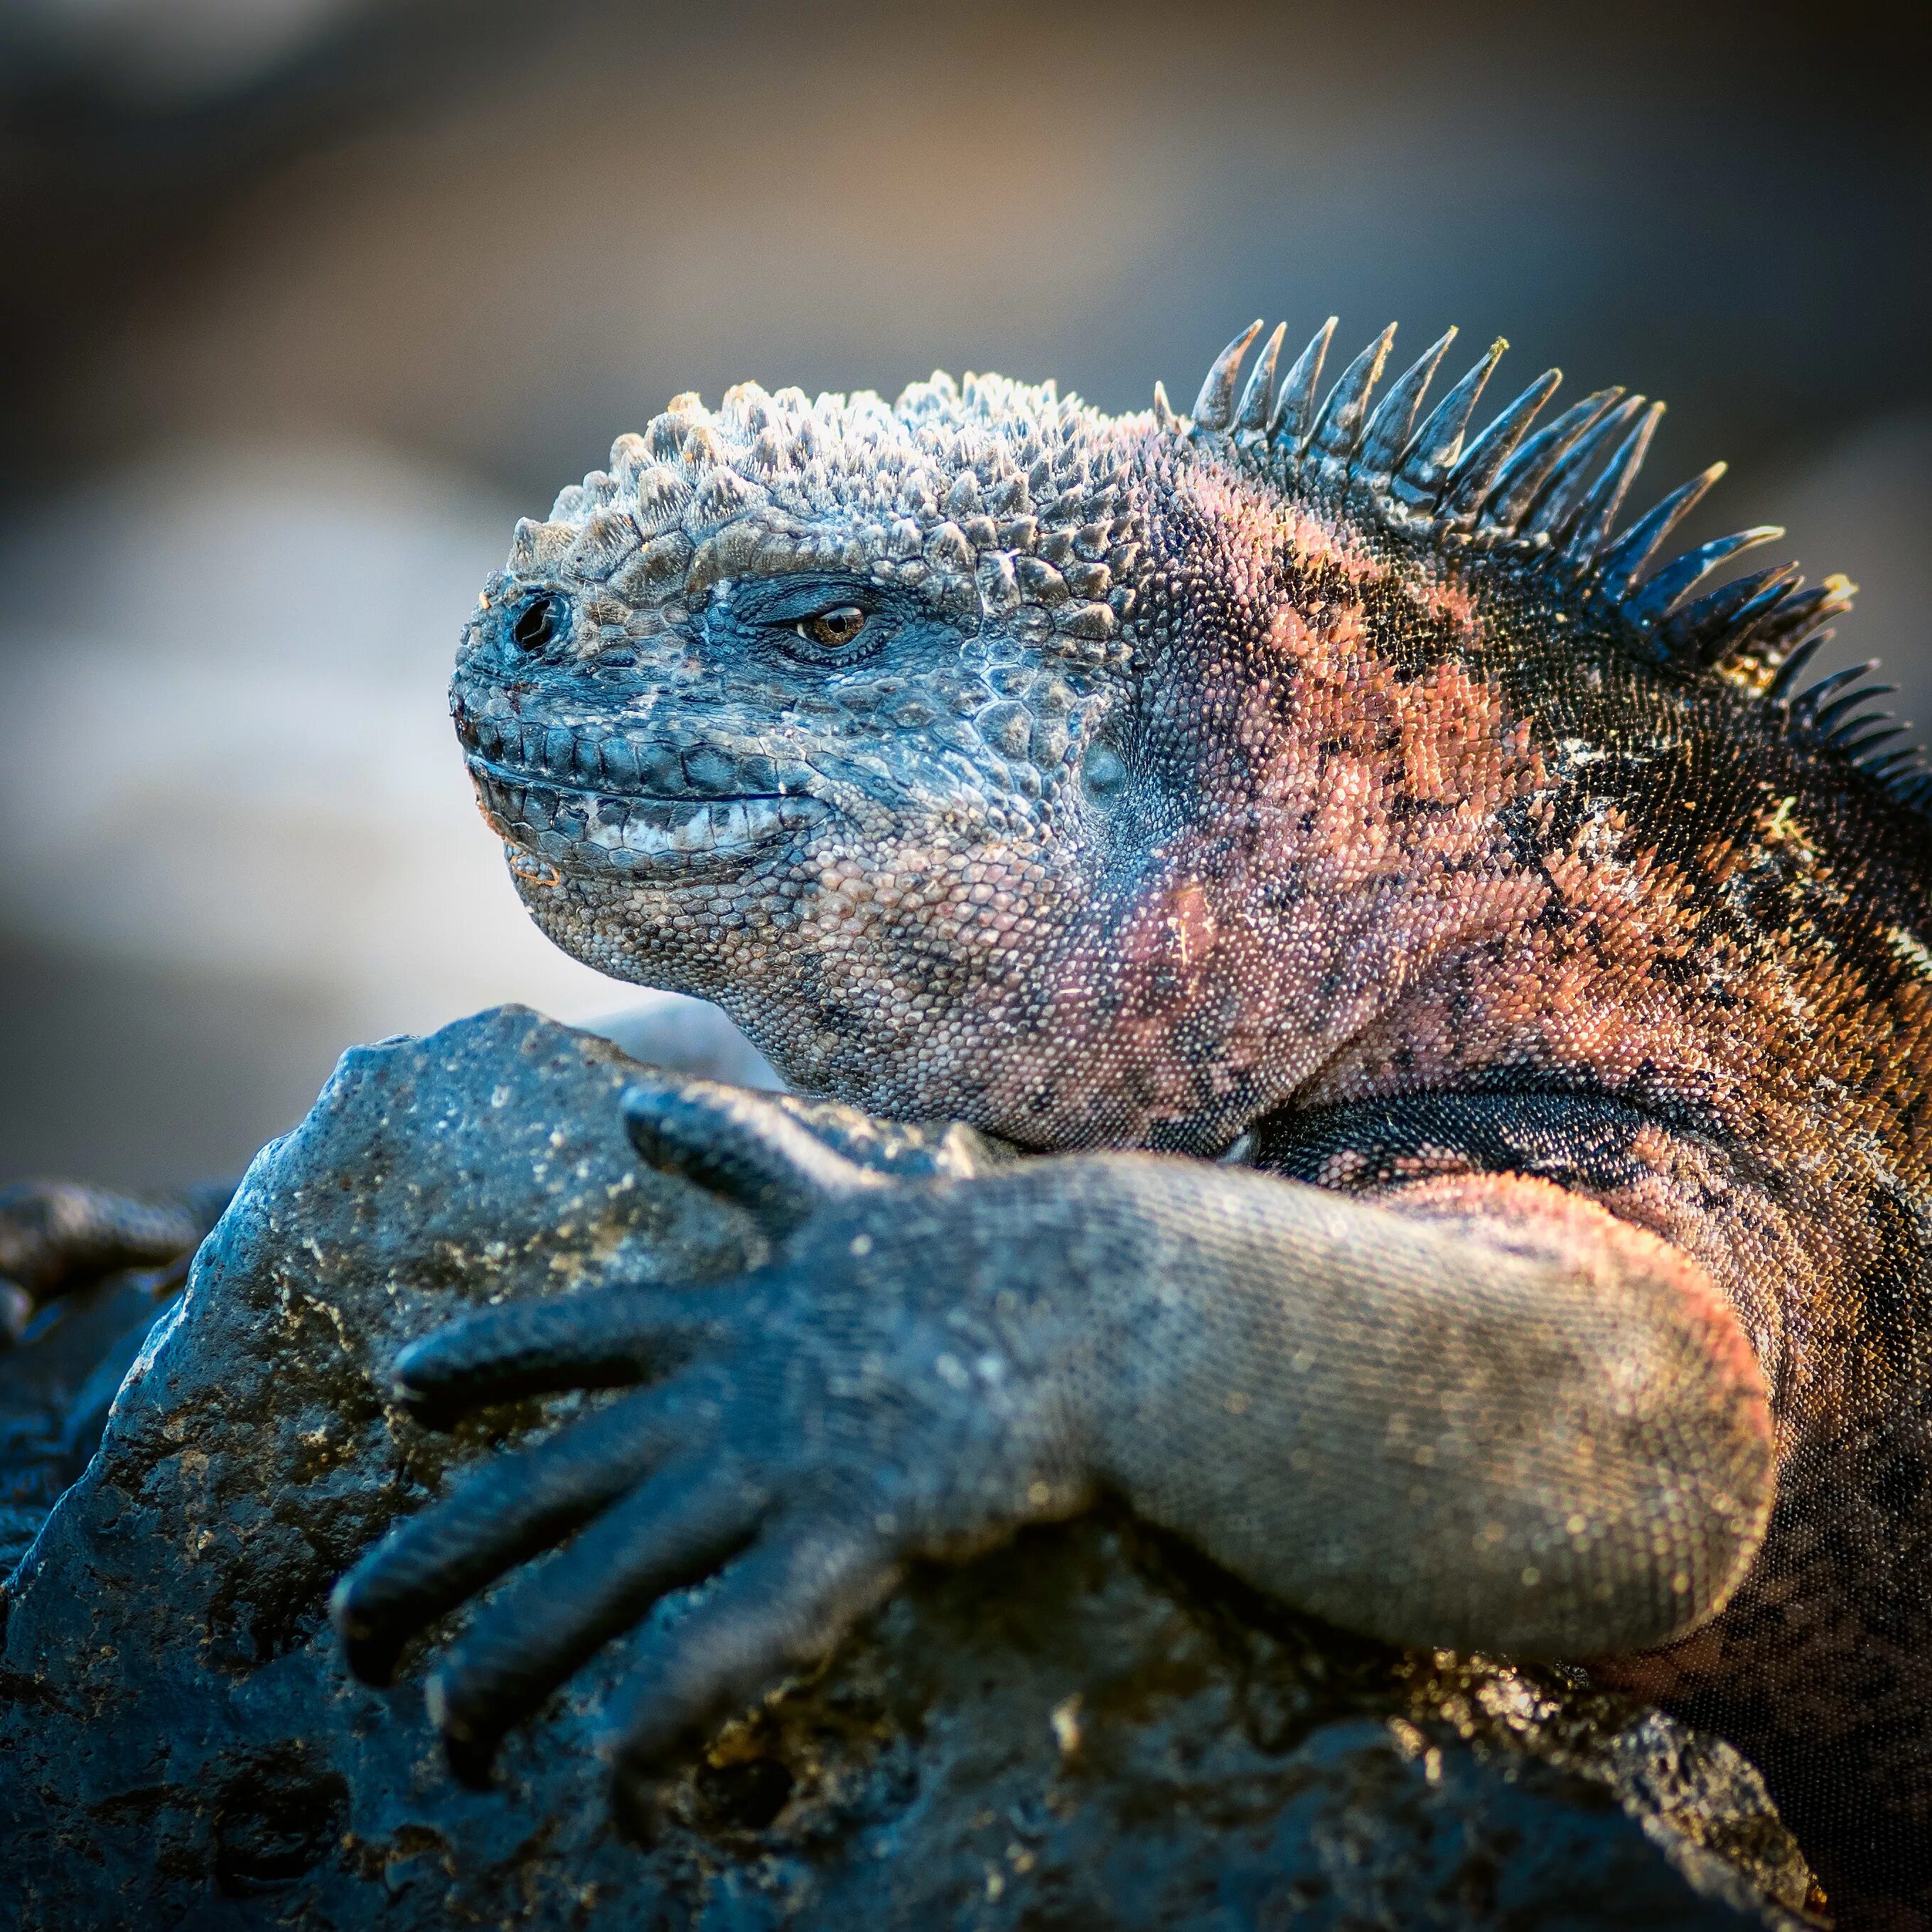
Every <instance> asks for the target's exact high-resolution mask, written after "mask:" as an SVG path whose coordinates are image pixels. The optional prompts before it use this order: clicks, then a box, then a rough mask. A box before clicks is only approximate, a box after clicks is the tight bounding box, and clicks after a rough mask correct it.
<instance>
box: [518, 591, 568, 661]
mask: <svg viewBox="0 0 1932 1932" xmlns="http://www.w3.org/2000/svg"><path fill="white" fill-rule="evenodd" d="M562 601H563V600H562V598H559V597H556V596H553V595H550V593H548V592H545V594H544V595H542V596H541V597H536V598H532V599H531V601H529V603H527V604H525V605H524V606H523V608H522V610H520V611H518V612H517V620H516V622H514V623H513V624H512V625H511V626H510V640H511V643H514V645H515V646H516V647H517V649H518V650H520V651H540V650H541V649H543V647H544V646H545V645H546V644H548V643H553V642H554V641H555V640H556V637H557V636H558V634H559V632H560V631H562V628H563V626H562V611H561V605H562Z"/></svg>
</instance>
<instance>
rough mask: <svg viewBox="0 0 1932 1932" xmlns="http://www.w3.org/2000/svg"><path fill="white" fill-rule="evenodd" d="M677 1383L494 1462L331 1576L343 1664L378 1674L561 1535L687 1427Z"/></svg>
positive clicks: (366, 1677) (391, 1671)
mask: <svg viewBox="0 0 1932 1932" xmlns="http://www.w3.org/2000/svg"><path fill="white" fill-rule="evenodd" d="M680 1394H682V1391H677V1390H676V1389H674V1388H673V1389H666V1390H658V1389H653V1390H651V1391H649V1392H648V1393H646V1394H643V1395H640V1396H636V1397H632V1398H631V1400H628V1401H626V1402H622V1403H618V1404H616V1406H614V1407H613V1408H610V1409H604V1410H602V1411H601V1412H599V1413H598V1414H597V1415H592V1416H590V1417H588V1418H586V1419H585V1420H584V1421H581V1422H578V1423H575V1424H572V1425H571V1427H568V1428H567V1429H565V1430H562V1432H561V1433H559V1434H557V1435H556V1436H552V1437H551V1438H550V1439H549V1440H548V1441H547V1442H541V1443H539V1444H538V1445H537V1446H536V1447H535V1448H533V1449H529V1450H526V1451H524V1452H523V1454H520V1455H518V1456H515V1457H507V1458H504V1459H502V1460H498V1461H495V1462H493V1463H490V1464H488V1465H487V1466H485V1467H484V1469H481V1470H480V1471H478V1472H477V1473H476V1474H475V1475H473V1476H472V1477H470V1478H469V1479H468V1480H467V1481H466V1482H465V1483H464V1484H463V1486H462V1487H461V1488H460V1489H459V1490H457V1491H456V1492H455V1493H454V1494H453V1495H452V1496H448V1497H446V1498H445V1499H443V1501H442V1502H437V1503H434V1504H432V1505H431V1506H430V1507H429V1508H428V1509H426V1510H425V1511H422V1514H420V1515H418V1516H414V1517H411V1518H410V1520H408V1521H407V1523H403V1524H401V1526H398V1528H397V1529H394V1530H392V1532H390V1534H389V1536H388V1537H387V1538H385V1539H384V1541H383V1542H382V1543H381V1544H379V1545H377V1547H376V1548H375V1549H374V1550H372V1551H371V1552H370V1553H369V1554H368V1556H365V1557H364V1559H362V1562H360V1563H359V1564H358V1565H356V1568H354V1569H353V1570H352V1571H350V1573H349V1574H348V1575H347V1576H346V1577H344V1578H343V1580H341V1583H338V1584H337V1586H335V1594H334V1595H333V1596H332V1598H330V1600H329V1616H330V1619H331V1621H332V1622H333V1623H334V1624H335V1628H336V1630H337V1631H338V1633H339V1634H340V1635H341V1638H342V1643H343V1649H344V1653H345V1655H347V1658H348V1662H349V1667H350V1670H353V1672H354V1673H356V1676H358V1677H359V1678H361V1679H362V1681H363V1682H365V1684H386V1683H388V1682H389V1680H390V1679H391V1678H392V1676H394V1675H395V1667H396V1658H397V1656H398V1653H399V1652H401V1649H402V1647H403V1646H404V1644H405V1643H407V1642H408V1641H409V1640H410V1638H411V1637H413V1636H414V1635H415V1634H416V1633H417V1632H418V1631H420V1630H421V1629H422V1628H423V1627H424V1626H425V1625H426V1624H428V1623H430V1622H432V1621H434V1619H436V1618H437V1617H440V1616H442V1615H443V1613H445V1612H446V1611H447V1610H454V1609H455V1607H456V1606H457V1605H458V1604H460V1603H461V1602H462V1601H463V1600H464V1599H465V1598H467V1597H469V1596H471V1595H473V1594H474V1593H475V1592H477V1591H478V1590H480V1589H481V1588H482V1587H483V1586H484V1584H486V1583H491V1582H493V1581H494V1580H495V1579H496V1578H497V1577H500V1576H501V1575H502V1574H503V1572H504V1571H506V1570H508V1569H510V1568H512V1567H513V1566H514V1565H516V1564H518V1563H520V1562H523V1561H524V1560H525V1559H527V1558H529V1557H531V1556H535V1555H536V1554H537V1553H538V1552H539V1551H540V1550H547V1549H548V1548H549V1547H550V1546H551V1545H552V1544H555V1543H556V1542H558V1541H560V1540H561V1539H562V1538H563V1537H565V1535H568V1533H569V1532H571V1530H573V1529H575V1528H576V1527H577V1525H578V1524H579V1523H583V1522H584V1521H585V1520H586V1519H587V1518H589V1517H592V1516H594V1515H595V1514H596V1513H597V1512H598V1511H599V1510H601V1509H602V1508H604V1507H605V1506H606V1505H608V1504H609V1503H610V1502H612V1501H613V1499H615V1498H616V1497H618V1496H621V1495H622V1494H623V1493H624V1492H625V1490H627V1489H629V1488H630V1487H631V1486H632V1485H633V1484H635V1483H637V1481H640V1479H641V1478H643V1476H644V1475H646V1473H647V1472H649V1470H650V1469H651V1468H652V1466H654V1465H655V1464H656V1463H659V1462H661V1460H663V1459H664V1457H665V1456H667V1455H668V1454H670V1453H671V1451H673V1449H675V1448H676V1447H677V1446H678V1445H679V1442H681V1441H684V1440H686V1439H688V1437H689V1436H690V1434H691V1427H690V1415H689V1412H690V1408H691V1404H690V1403H689V1402H688V1400H679V1396H680Z"/></svg>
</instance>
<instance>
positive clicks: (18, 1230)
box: [0, 1181, 233, 1348]
mask: <svg viewBox="0 0 1932 1932" xmlns="http://www.w3.org/2000/svg"><path fill="white" fill-rule="evenodd" d="M230 1193H233V1190H232V1189H230V1188H226V1187H216V1188H206V1189H202V1190H196V1191H194V1192H192V1193H181V1194H172V1195H160V1194H154V1195H136V1194H121V1193H115V1192H114V1191H113V1190H111V1189H108V1188H103V1187H88V1186H86V1185H84V1184H82V1183H80V1182H79V1181H15V1182H13V1183H11V1184H10V1185H8V1186H7V1187H0V1348H4V1347H6V1346H8V1345H10V1343H13V1342H14V1341H16V1340H18V1339H19V1337H20V1333H21V1331H23V1329H24V1328H26V1325H27V1323H28V1322H29V1321H30V1320H31V1319H32V1316H33V1314H34V1310H36V1309H37V1308H39V1307H41V1306H43V1304H46V1303H47V1302H49V1301H55V1300H58V1298H60V1297H61V1296H62V1295H71V1294H73V1293H74V1292H77V1291H78V1290H80V1289H84V1288H89V1287H92V1286H93V1284H94V1283H96V1282H98V1281H101V1280H104V1279H105V1278H106V1277H107V1276H109V1275H111V1274H119V1273H120V1272H121V1271H122V1270H124V1269H126V1268H169V1267H172V1266H173V1265H176V1264H178V1263H181V1262H185V1261H186V1260H187V1258H188V1257H189V1256H192V1255H193V1253H194V1251H195V1250H196V1248H198V1247H199V1246H200V1245H201V1243H202V1239H203V1238H204V1237H205V1235H207V1233H208V1230H209V1229H211V1228H212V1227H213V1226H214V1223H215V1222H216V1221H217V1220H219V1219H220V1214H221V1211H222V1209H223V1208H224V1207H225V1206H226V1205H227V1201H228V1197H229V1194H230Z"/></svg>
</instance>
